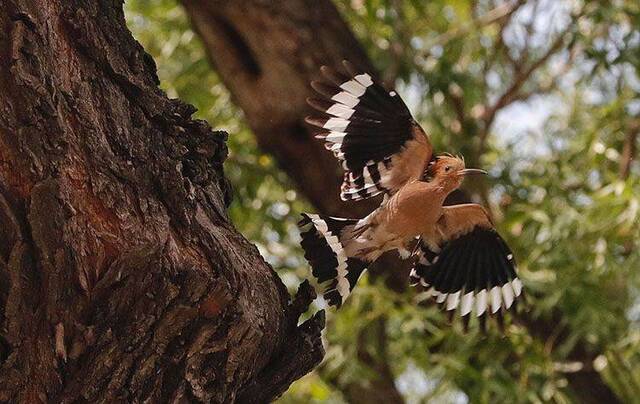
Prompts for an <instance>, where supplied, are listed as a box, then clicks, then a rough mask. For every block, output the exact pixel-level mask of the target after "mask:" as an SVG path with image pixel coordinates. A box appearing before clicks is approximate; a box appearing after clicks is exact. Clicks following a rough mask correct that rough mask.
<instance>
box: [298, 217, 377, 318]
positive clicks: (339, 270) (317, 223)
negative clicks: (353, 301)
mask: <svg viewBox="0 0 640 404" xmlns="http://www.w3.org/2000/svg"><path fill="white" fill-rule="evenodd" d="M302 217H303V219H302V220H301V221H300V228H301V229H302V231H301V233H300V235H301V236H302V242H301V244H302V248H303V249H304V256H305V258H306V259H307V261H309V263H310V264H311V268H312V273H313V276H314V277H315V278H316V280H317V281H318V283H320V284H322V283H325V282H326V283H327V285H326V287H325V288H324V289H323V295H324V298H325V300H326V301H327V302H328V303H329V305H330V306H336V307H340V306H341V305H342V303H343V302H344V301H345V300H346V298H347V296H349V294H350V293H351V291H352V290H353V288H354V287H355V285H356V283H357V282H358V278H360V275H362V273H363V272H364V270H365V269H366V267H367V263H366V262H364V261H362V260H360V259H358V258H355V257H349V256H347V254H346V253H345V250H344V244H343V243H345V241H347V240H345V237H346V236H345V233H348V230H350V229H352V228H353V227H354V226H355V225H356V224H357V223H358V220H357V219H341V218H337V217H330V216H324V215H312V214H306V213H303V214H302Z"/></svg>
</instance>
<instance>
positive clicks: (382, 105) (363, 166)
mask: <svg viewBox="0 0 640 404" xmlns="http://www.w3.org/2000/svg"><path fill="white" fill-rule="evenodd" d="M344 69H345V70H346V72H347V74H345V73H342V72H339V71H336V70H333V69H330V68H328V67H326V66H323V67H322V68H321V72H322V74H323V76H324V77H325V80H324V81H321V82H319V81H314V82H312V83H311V86H312V87H313V89H314V90H316V92H317V93H318V94H319V96H321V97H322V98H311V99H309V100H307V101H308V103H309V105H311V106H312V107H313V108H315V109H316V110H318V111H319V112H320V113H321V114H320V116H314V117H308V118H307V119H306V121H307V123H309V124H310V125H313V126H316V127H318V128H320V131H319V133H318V135H317V136H316V137H318V138H319V139H322V140H324V142H325V147H326V148H327V149H329V150H331V151H332V152H333V153H334V155H335V156H336V158H338V160H340V161H341V162H342V166H343V168H344V169H345V176H344V181H343V184H342V187H341V195H340V196H341V198H342V199H343V200H359V199H366V198H369V197H372V196H375V195H378V194H380V193H387V194H394V193H395V192H396V191H397V190H398V189H399V188H400V187H402V186H403V185H404V184H406V183H407V182H409V181H412V180H414V179H418V178H420V176H421V175H422V173H423V172H424V169H425V167H426V165H427V163H428V162H429V160H430V159H431V154H432V146H431V143H430V141H429V138H428V137H427V135H426V133H425V132H424V130H422V128H421V127H420V125H418V123H417V122H416V121H415V120H414V119H413V117H412V116H411V113H410V112H409V109H408V108H407V106H406V105H405V103H404V102H403V101H402V99H401V98H400V96H399V95H398V94H397V93H396V92H395V91H387V90H385V89H384V87H383V86H382V85H380V84H379V83H378V82H376V81H375V80H374V79H373V77H372V76H371V75H370V74H368V73H366V72H363V71H360V70H358V69H356V68H355V67H354V66H353V65H351V64H350V63H348V62H344Z"/></svg>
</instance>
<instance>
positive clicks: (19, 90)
mask: <svg viewBox="0 0 640 404" xmlns="http://www.w3.org/2000/svg"><path fill="white" fill-rule="evenodd" d="M221 57H225V56H224V55H221ZM224 63H225V62H224V61H223V60H222V59H221V60H219V64H220V65H224ZM157 84H158V79H157V77H156V73H155V65H154V63H153V61H152V60H151V58H150V57H149V55H147V54H146V53H145V52H144V50H143V49H142V48H141V47H140V45H139V44H138V43H137V42H136V41H135V40H134V39H133V38H132V37H131V34H130V33H129V31H128V30H127V28H126V26H125V21H124V15H123V11H122V1H117V0H83V1H80V0H75V1H71V0H46V1H45V0H39V1H33V0H0V401H1V402H24V403H37V402H63V403H71V402H109V403H111V402H143V401H147V402H167V401H171V402H185V401H198V402H199V401H202V402H232V401H234V400H237V401H240V402H259V403H263V402H267V401H269V400H271V399H272V398H274V397H276V396H278V395H279V394H281V393H282V392H283V391H285V390H286V388H287V387H288V386H289V384H290V383H291V382H292V381H293V380H295V379H297V378H299V377H301V376H302V375H303V374H305V373H307V372H308V371H309V370H310V369H312V368H313V366H315V365H316V364H317V363H319V361H320V360H321V358H322V356H323V353H324V352H323V349H322V344H321V340H320V331H321V329H322V328H323V326H324V315H323V314H324V313H323V312H320V313H318V314H317V315H315V316H314V317H312V318H311V319H310V320H308V321H306V322H305V323H303V324H302V325H300V326H298V325H297V322H298V319H299V315H300V314H301V313H302V312H304V311H305V310H306V308H307V306H308V304H309V302H310V300H312V299H313V297H314V294H313V291H312V289H311V288H310V287H309V286H308V284H306V283H305V284H303V285H302V286H301V288H300V290H299V293H298V295H297V296H296V298H295V299H293V301H292V300H291V299H290V296H289V294H288V293H287V290H286V289H285V287H284V285H283V284H282V282H281V281H280V279H279V278H278V276H277V274H276V273H275V272H274V271H273V270H272V269H271V268H270V267H269V265H267V264H266V263H265V262H264V260H263V259H262V258H261V257H260V255H259V253H258V251H257V249H256V248H255V247H254V246H253V245H251V244H250V243H249V242H247V240H245V239H244V238H243V237H242V236H241V235H240V234H238V232H237V231H236V230H235V229H234V227H233V226H232V225H231V223H230V222H229V219H228V217H227V214H226V205H227V204H228V203H229V195H230V194H231V193H230V189H229V184H228V183H227V181H226V180H225V178H224V176H223V173H222V162H223V160H224V158H225V156H226V153H227V149H226V146H225V139H226V134H225V133H223V132H212V131H211V129H210V127H209V126H208V125H207V123H205V122H203V121H197V120H192V119H191V118H190V116H191V114H192V113H193V111H194V109H193V107H191V106H189V105H185V104H183V103H181V102H180V101H177V100H169V99H167V98H166V96H165V95H164V94H163V93H162V92H161V91H160V90H159V89H158V87H157Z"/></svg>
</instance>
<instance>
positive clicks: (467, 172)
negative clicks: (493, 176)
mask: <svg viewBox="0 0 640 404" xmlns="http://www.w3.org/2000/svg"><path fill="white" fill-rule="evenodd" d="M459 173H460V174H459V175H472V174H484V175H487V172H486V171H484V170H481V169H479V168H465V169H464V170H460V171H459Z"/></svg>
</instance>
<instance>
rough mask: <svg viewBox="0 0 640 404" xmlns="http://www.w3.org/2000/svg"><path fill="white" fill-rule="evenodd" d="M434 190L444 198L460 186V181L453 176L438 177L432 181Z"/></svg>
mask: <svg viewBox="0 0 640 404" xmlns="http://www.w3.org/2000/svg"><path fill="white" fill-rule="evenodd" d="M432 184H433V189H434V192H435V193H436V194H437V195H438V196H440V197H442V200H443V201H444V199H445V198H446V197H447V196H448V195H449V194H450V193H452V192H453V191H455V190H456V189H457V188H458V187H459V186H460V182H459V181H456V180H455V179H451V178H436V179H434V180H433V181H432Z"/></svg>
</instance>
